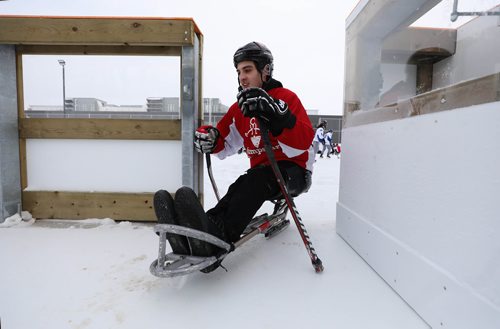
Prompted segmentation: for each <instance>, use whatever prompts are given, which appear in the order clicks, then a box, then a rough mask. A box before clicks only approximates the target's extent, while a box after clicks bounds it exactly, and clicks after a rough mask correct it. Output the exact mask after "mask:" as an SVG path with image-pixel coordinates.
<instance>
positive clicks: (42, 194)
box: [22, 191, 156, 221]
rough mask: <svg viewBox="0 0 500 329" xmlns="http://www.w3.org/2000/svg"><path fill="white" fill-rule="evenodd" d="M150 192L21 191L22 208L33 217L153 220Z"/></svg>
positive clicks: (154, 219)
mask: <svg viewBox="0 0 500 329" xmlns="http://www.w3.org/2000/svg"><path fill="white" fill-rule="evenodd" d="M153 195H154V194H153V193H104V192H94V193H92V192H61V191H23V192H22V200H23V201H22V202H23V210H26V211H29V212H30V213H31V214H32V215H33V217H34V218H37V219H86V218H111V219H114V220H134V221H156V216H155V214H154V209H153Z"/></svg>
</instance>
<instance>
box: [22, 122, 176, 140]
mask: <svg viewBox="0 0 500 329" xmlns="http://www.w3.org/2000/svg"><path fill="white" fill-rule="evenodd" d="M19 126H20V134H19V136H20V138H60V139H140V140H180V139H181V122H180V120H131V119H74V118H53V119H46V118H24V119H20V124H19Z"/></svg>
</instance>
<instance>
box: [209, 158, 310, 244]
mask: <svg viewBox="0 0 500 329" xmlns="http://www.w3.org/2000/svg"><path fill="white" fill-rule="evenodd" d="M278 166H279V168H280V171H281V174H282V175H283V179H284V181H285V183H286V186H287V189H288V192H289V194H290V195H292V196H297V195H299V194H301V193H303V192H306V191H307V190H308V189H309V187H310V186H311V173H310V172H309V171H308V170H305V169H304V168H302V167H300V166H298V165H297V164H295V163H293V162H290V161H279V162H278ZM280 198H282V196H281V190H280V187H279V185H278V182H277V181H276V177H275V176H274V173H273V170H272V168H271V167H270V166H259V167H256V168H251V169H249V170H248V171H247V172H246V173H245V174H243V175H241V176H240V177H238V179H237V180H236V181H235V182H234V183H233V184H231V185H230V186H229V189H228V191H227V194H226V195H225V196H224V197H223V198H222V199H221V200H220V201H219V202H218V203H217V205H216V206H215V207H214V208H212V209H210V210H209V211H207V215H208V216H212V217H215V216H217V217H218V218H217V220H222V221H223V223H224V227H225V233H226V237H227V238H228V240H230V241H231V242H235V241H237V240H238V239H239V238H240V235H241V233H242V232H243V231H244V230H245V228H246V226H247V225H248V223H250V221H251V220H252V218H253V217H254V216H255V214H256V212H257V210H259V208H260V207H261V206H262V204H263V203H264V202H265V201H266V200H276V199H280Z"/></svg>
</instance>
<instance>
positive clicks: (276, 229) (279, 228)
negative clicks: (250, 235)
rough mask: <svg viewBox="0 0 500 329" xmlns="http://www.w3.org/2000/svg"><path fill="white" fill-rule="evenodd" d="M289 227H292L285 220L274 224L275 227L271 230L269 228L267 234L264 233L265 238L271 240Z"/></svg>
mask: <svg viewBox="0 0 500 329" xmlns="http://www.w3.org/2000/svg"><path fill="white" fill-rule="evenodd" d="M289 225H290V221H289V220H288V219H283V220H281V221H279V222H277V223H276V224H274V225H273V226H271V227H270V228H268V229H267V230H266V232H265V233H264V236H265V237H266V239H270V238H272V237H273V236H275V235H276V234H278V233H280V232H282V231H283V230H284V229H286V228H287V227H288V226H289Z"/></svg>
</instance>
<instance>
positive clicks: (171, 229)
mask: <svg viewBox="0 0 500 329" xmlns="http://www.w3.org/2000/svg"><path fill="white" fill-rule="evenodd" d="M154 230H155V232H156V233H159V234H160V240H161V236H162V234H163V233H175V234H179V235H184V236H187V237H190V238H195V239H198V240H202V241H205V242H208V243H211V244H213V245H215V246H217V247H219V248H221V249H224V250H227V251H229V250H231V245H230V244H229V243H227V242H226V241H224V240H221V239H219V238H217V237H216V236H213V235H212V234H209V233H207V232H203V231H199V230H195V229H192V228H188V227H184V226H179V225H173V224H156V225H155V227H154Z"/></svg>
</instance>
